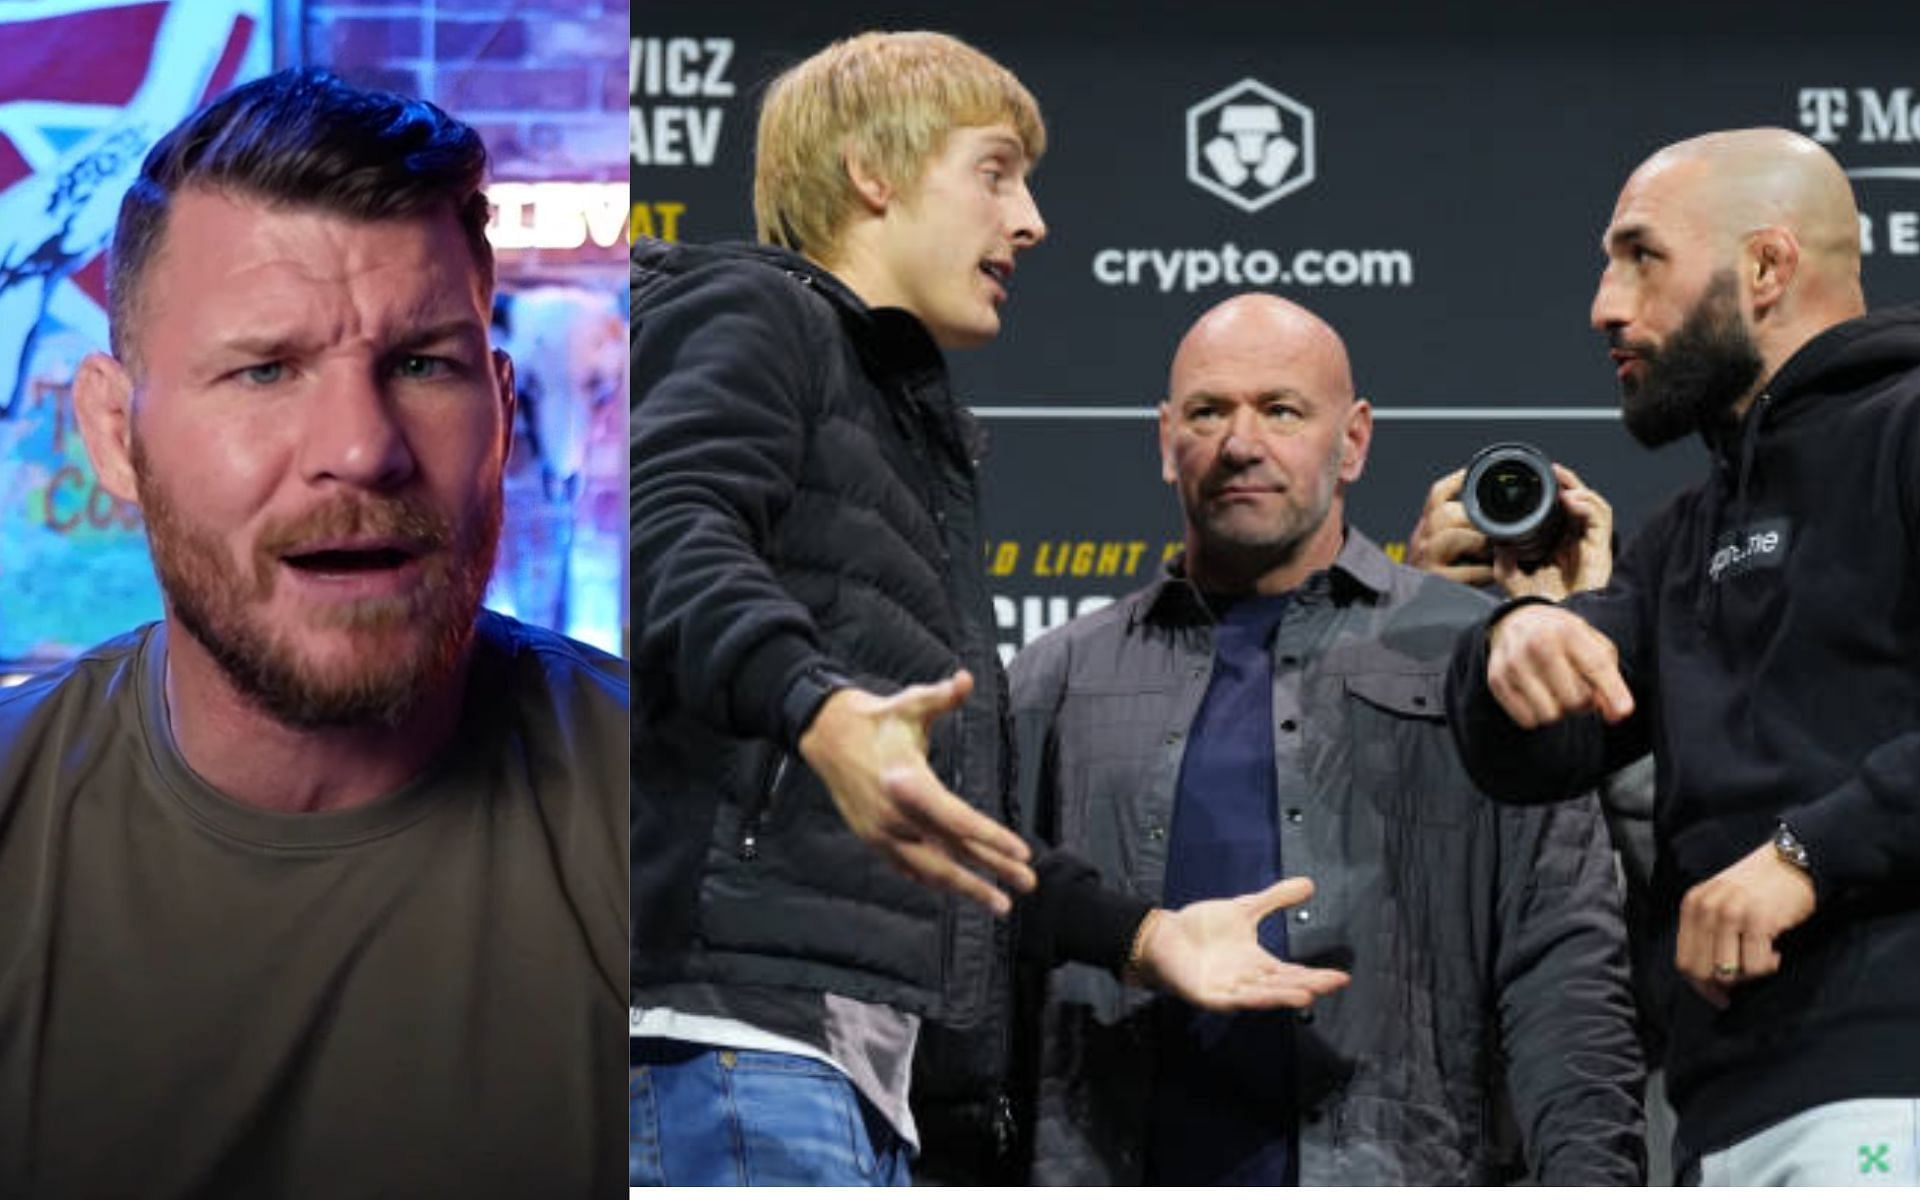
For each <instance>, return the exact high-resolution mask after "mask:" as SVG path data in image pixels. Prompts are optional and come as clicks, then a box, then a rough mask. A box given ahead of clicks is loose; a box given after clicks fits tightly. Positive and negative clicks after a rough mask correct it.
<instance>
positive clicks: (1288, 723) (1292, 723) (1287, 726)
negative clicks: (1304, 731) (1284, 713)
mask: <svg viewBox="0 0 1920 1200" xmlns="http://www.w3.org/2000/svg"><path fill="white" fill-rule="evenodd" d="M1280 728H1282V729H1284V730H1286V731H1287V732H1288V733H1292V732H1293V731H1294V730H1296V729H1298V728H1300V722H1298V721H1296V720H1294V719H1293V718H1292V717H1288V718H1287V719H1286V720H1284V721H1282V722H1280Z"/></svg>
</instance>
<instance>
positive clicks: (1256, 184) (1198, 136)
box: [1187, 79, 1313, 212]
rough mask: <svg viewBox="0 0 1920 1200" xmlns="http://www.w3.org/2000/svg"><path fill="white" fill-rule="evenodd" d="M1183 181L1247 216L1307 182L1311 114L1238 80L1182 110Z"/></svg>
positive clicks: (1256, 82)
mask: <svg viewBox="0 0 1920 1200" xmlns="http://www.w3.org/2000/svg"><path fill="white" fill-rule="evenodd" d="M1187 178H1188V179H1191V180H1192V181H1193V182H1195V183H1197V184H1199V185H1200V186H1201V187H1203V188H1205V189H1207V190H1208V191H1209V192H1212V193H1213V194H1214V195H1216V196H1218V197H1220V198H1221V199H1222V200H1225V201H1227V202H1228V203H1229V204H1233V205H1236V206H1238V207H1240V208H1243V209H1245V210H1246V211H1248V212H1259V211H1260V210H1261V209H1263V208H1265V207H1266V206H1267V205H1269V204H1272V203H1273V202H1274V201H1275V200H1278V199H1279V198H1280V197H1282V196H1288V195H1291V194H1293V193H1294V192H1297V191H1299V190H1300V189H1301V188H1303V187H1305V186H1307V185H1308V184H1309V183H1312V182H1313V110H1312V109H1310V108H1308V107H1307V106H1306V105H1304V104H1300V103H1297V102H1295V101H1294V100H1293V99H1291V98H1290V97H1287V96H1283V95H1281V94H1280V93H1279V92H1276V91H1274V90H1273V89H1272V88H1270V87H1268V86H1267V85H1266V84H1264V83H1261V82H1260V81H1259V80H1257V79H1242V80H1241V81H1240V82H1239V83H1236V84H1234V85H1233V86H1232V87H1230V88H1227V89H1226V90H1225V91H1222V92H1216V93H1215V94H1213V95H1211V96H1209V97H1207V98H1206V99H1205V100H1202V101H1201V102H1200V103H1198V104H1196V105H1194V106H1193V107H1192V108H1189V109H1188V110H1187Z"/></svg>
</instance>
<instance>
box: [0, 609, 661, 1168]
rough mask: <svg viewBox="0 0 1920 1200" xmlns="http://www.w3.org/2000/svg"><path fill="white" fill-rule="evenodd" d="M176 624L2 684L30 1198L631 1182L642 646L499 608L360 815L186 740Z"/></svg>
mask: <svg viewBox="0 0 1920 1200" xmlns="http://www.w3.org/2000/svg"><path fill="white" fill-rule="evenodd" d="M164 662H165V628H164V626H162V625H152V626H147V627H145V628H143V629H140V630H136V631H134V632H132V633H129V634H126V635H124V636H122V637H120V638H117V639H115V640H114V641H111V642H109V643H107V644H105V645H103V646H101V647H99V648H97V649H95V650H93V651H90V652H88V653H87V654H85V655H83V656H82V657H81V658H79V659H78V660H76V661H75V662H73V663H71V664H69V665H67V666H66V667H63V668H61V669H59V670H57V671H54V672H51V673H49V674H48V675H46V676H44V677H40V678H36V679H33V680H30V681H29V682H27V683H26V684H23V685H21V686H19V687H16V688H12V689H7V690H0V1196H3V1197H8V1198H18V1197H46V1198H48V1200H68V1198H69V1197H115V1198H119V1197H129V1198H131V1197H138V1198H140V1200H174V1198H176V1197H180V1198H184V1197H202V1196H207V1197H226V1196H234V1197H248V1198H253V1197H260V1198H280V1197H286V1198H305V1197H313V1198H316V1200H319V1198H325V1200H355V1198H360V1197H376V1196H377V1197H396V1198H398V1197H407V1198H413V1197H440V1196H447V1197H460V1198H462V1200H473V1198H479V1197H502V1198H505V1197H515V1198H519V1197H589V1196H614V1195H619V1194H621V1193H620V1190H619V1189H620V1188H621V1187H623V1186H624V1183H623V1181H624V1178H625V1167H624V1161H625V1160H624V1156H623V1154H622V1150H621V1147H622V1146H623V1145H624V1143H625V1140H626V1133H625V1128H626V1126H625V1111H626V1109H625V1102H624V1099H623V1097H624V1095H625V1093H624V1091H623V1090H622V1081H623V1079H624V1078H625V1075H626V1068H625V1063H626V1024H625V1009H626V1000H625V997H626V983H625V981H626V973H625V949H624V948H625V944H626V940H627V886H628V885H627V867H626V860H627V847H626V840H627V836H628V835H627V825H626V823H625V822H624V820H623V819H622V818H623V816H624V814H625V810H626V774H627V768H626V762H627V737H628V734H627V675H626V669H625V667H624V665H623V664H621V662H620V661H619V660H618V659H614V658H610V657H608V656H606V655H604V654H601V653H599V652H598V651H595V650H592V649H590V648H588V647H586V646H582V645H580V644H578V643H574V642H571V641H568V640H566V639H564V638H561V637H558V636H557V635H554V634H551V633H547V632H545V631H542V630H536V629H533V628H531V627H529V626H524V625H521V624H519V623H518V622H515V621H511V620H509V619H507V618H504V617H500V616H497V615H493V614H482V617H481V621H480V627H479V631H478V636H477V637H476V640H475V657H474V665H473V671H472V673H471V680H470V683H469V686H468V694H467V700H466V706H465V710H464V713H463V717H462V723H461V726H460V729H459V733H458V735H457V737H456V738H455V740H454V742H453V744H452V745H451V746H450V747H449V748H448V749H447V751H446V752H445V753H444V754H442V755H441V756H440V758H439V760H438V761H437V762H436V763H435V764H434V765H433V766H432V767H430V768H429V769H428V770H427V771H426V772H424V773H423V775H422V776H421V777H420V778H418V779H416V780H415V781H414V782H412V783H411V784H409V785H408V786H406V787H405V788H403V789H401V790H400V791H398V792H396V793H394V794H393V795H390V796H387V797H385V798H383V799H381V800H378V801H376V802H374V803H372V804H369V805H366V806H364V807H361V808H356V809H352V810H349V811H344V812H335V813H320V814H308V815H293V814H283V813H274V812H268V811H263V810H261V809H257V808H251V807H244V806H242V805H240V804H238V803H236V802H234V801H232V800H230V799H228V798H226V797H225V796H223V795H221V794H220V793H218V792H216V791H215V790H213V789H212V788H211V787H209V786H208V785H207V784H206V783H205V782H204V781H203V780H201V779H200V778H199V777H197V776H196V775H195V774H194V773H193V771H192V770H191V769H190V768H189V767H188V766H187V764H186V763H185V762H184V761H183V760H182V759H181V757H180V754H179V751H178V749H177V748H176V747H175V745H174V743H173V739H172V736H171V734H170V732H169V728H168V724H167V721H166V719H165V716H164V712H165V708H164V700H163V695H164V693H163V688H162V681H163V678H164Z"/></svg>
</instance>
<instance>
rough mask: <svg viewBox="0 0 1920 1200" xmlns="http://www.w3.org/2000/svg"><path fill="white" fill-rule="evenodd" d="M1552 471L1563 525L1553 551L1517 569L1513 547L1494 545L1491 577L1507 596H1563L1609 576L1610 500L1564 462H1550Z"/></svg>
mask: <svg viewBox="0 0 1920 1200" xmlns="http://www.w3.org/2000/svg"><path fill="white" fill-rule="evenodd" d="M1553 477H1554V478H1555V479H1556V480H1558V481H1559V484H1560V507H1561V508H1562V509H1563V510H1565V512H1566V514H1567V531H1566V533H1565V534H1563V535H1562V536H1561V538H1560V544H1559V545H1558V546H1556V547H1554V552H1553V557H1552V558H1550V559H1548V560H1547V561H1546V562H1543V563H1541V564H1539V565H1538V566H1536V567H1535V568H1534V569H1533V570H1531V571H1523V570H1521V569H1520V564H1519V562H1518V560H1517V559H1516V558H1515V557H1514V554H1513V551H1511V550H1506V549H1501V550H1496V551H1495V553H1494V556H1493V570H1492V577H1493V579H1494V580H1495V582H1497V583H1499V585H1500V587H1501V589H1502V590H1503V591H1505V592H1506V593H1507V595H1509V596H1544V597H1546V598H1547V599H1549V600H1564V599H1565V598H1566V597H1568V596H1570V595H1572V594H1573V593H1574V592H1585V591H1592V590H1594V589H1597V588H1602V587H1605V586H1606V585H1607V580H1608V579H1610V578H1612V576H1613V506H1612V505H1611V504H1608V503H1607V498H1606V497H1605V496H1602V495H1601V494H1600V493H1599V492H1596V491H1594V490H1593V489H1592V488H1589V487H1588V486H1587V485H1586V484H1585V483H1583V482H1582V481H1581V479H1580V477H1579V476H1578V475H1576V474H1574V473H1573V471H1572V470H1571V469H1570V468H1568V467H1563V466H1561V465H1560V464H1559V463H1555V464H1554V465H1553Z"/></svg>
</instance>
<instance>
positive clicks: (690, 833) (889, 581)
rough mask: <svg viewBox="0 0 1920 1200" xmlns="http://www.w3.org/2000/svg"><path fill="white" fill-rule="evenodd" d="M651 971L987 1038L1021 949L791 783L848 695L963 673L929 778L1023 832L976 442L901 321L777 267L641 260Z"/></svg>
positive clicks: (786, 261)
mask: <svg viewBox="0 0 1920 1200" xmlns="http://www.w3.org/2000/svg"><path fill="white" fill-rule="evenodd" d="M632 284H633V296H634V303H633V316H634V323H633V346H632V349H633V365H634V378H633V386H634V409H633V428H632V439H633V494H632V503H633V511H632V518H633V547H632V553H633V601H634V618H633V620H634V665H635V673H636V675H637V676H638V678H639V679H640V681H641V686H640V688H639V689H638V690H639V692H640V694H641V696H642V697H643V700H642V703H641V705H640V706H639V707H638V708H636V710H635V713H634V746H633V754H634V813H633V822H634V824H633V924H634V941H633V960H632V973H633V980H634V984H635V986H636V987H642V986H644V985H645V984H647V983H649V982H681V981H689V980H694V981H705V982H720V983H759V984H778V985H786V986H792V987H798V988H805V989H809V990H820V991H832V992H835V993H838V994H841V995H846V996H851V997H855V998H858V999H863V1000H869V1001H876V1002H880V1003H885V1004H889V1005H892V1006H894V1007H898V1008H901V1009H904V1010H907V1011H910V1012H917V1013H922V1014H925V1015H928V1016H931V1017H933V1018H935V1019H940V1020H946V1021H950V1022H955V1023H962V1024H964V1023H969V1022H972V1021H975V1020H977V1019H979V1017H980V1016H981V1015H982V1014H983V1013H984V1011H985V1008H986V1005H987V1003H988V998H989V993H990V992H991V991H992V989H993V987H994V984H993V980H994V979H995V970H996V968H997V965H998V960H999V958H1000V955H1001V953H1002V951H1003V949H1004V947H1003V946H1002V947H1000V948H998V949H997V948H996V942H995V932H994V929H993V924H992V920H991V918H990V917H989V916H988V915H987V914H986V913H985V911H984V910H982V909H980V908H979V907H978V906H977V905H969V904H956V903H949V902H948V901H947V900H945V899H944V898H943V897H942V896H941V895H939V894H936V893H934V892H932V891H930V890H928V889H926V888H924V887H921V886H919V885H916V884H913V883H911V882H909V881H907V880H906V879H905V878H903V877H901V876H900V875H898V874H897V873H896V872H894V871H893V870H892V869H890V868H889V867H888V866H887V865H886V864H885V863H884V862H883V861H882V860H881V858H880V857H879V856H878V855H877V854H875V853H874V852H873V851H872V850H871V849H869V848H868V847H866V846H865V845H863V844H862V843H861V842H860V841H858V840H857V839H856V838H855V837H854V836H853V835H852V834H851V833H849V832H848V831H847V829H846V826H845V823H844V822H843V821H842V819H841V817H840V815H839V813H838V812H837V811H836V810H835V808H834V806H833V803H832V801H831V799H830V798H829V797H828V796H827V794H826V792H825V790H824V789H823V788H822V787H821V786H820V784H819V782H818V780H817V779H815V777H814V776H813V774H812V772H811V771H808V770H806V769H805V768H804V767H803V766H802V765H801V764H800V763H799V761H798V759H797V756H796V754H795V751H794V743H795V741H796V733H797V727H798V726H799V725H800V724H801V723H802V722H803V721H804V719H805V718H806V717H807V716H808V715H809V713H810V709H811V706H812V702H814V701H816V700H817V698H818V696H819V694H820V687H821V685H820V683H819V675H820V673H821V672H823V671H830V672H834V673H838V674H841V675H845V676H847V677H850V678H852V679H853V680H854V681H855V682H856V683H858V684H860V685H861V686H863V687H866V688H869V689H870V690H873V691H877V692H882V693H885V692H891V691H893V690H896V689H897V688H898V687H900V686H902V685H904V684H908V683H916V682H924V681H929V680H934V679H939V678H943V677H945V676H947V675H949V674H950V673H952V672H953V671H954V670H956V669H958V668H961V667H965V668H967V669H968V670H970V671H972V672H973V675H974V678H975V680H976V681H977V686H976V688H975V690H974V694H973V696H972V697H971V698H970V699H969V700H968V702H967V704H966V705H965V707H964V709H963V710H962V711H960V712H958V713H956V714H952V715H950V716H948V717H947V718H945V719H944V720H943V721H941V722H940V723H939V724H938V725H937V726H936V727H935V730H934V736H933V745H932V751H931V756H930V757H931V762H932V765H933V767H934V769H935V771H936V772H937V773H938V774H939V775H940V777H941V778H942V779H943V780H944V781H945V782H946V783H947V784H948V786H949V787H951V788H952V789H953V790H954V791H955V792H956V793H958V794H959V795H961V796H963V797H965V798H966V799H967V800H968V801H969V802H970V803H972V804H973V805H974V806H975V807H977V808H979V809H981V810H983V811H985V812H987V813H989V814H990V815H992V816H994V817H995V818H996V819H1001V820H1006V819H1008V817H1009V815H1010V814H1008V813H1007V812H1006V810H1005V805H1006V802H1007V801H1006V797H1007V796H1008V795H1009V794H1010V790H1011V789H1010V788H1009V787H1008V786H1007V780H1006V777H1005V774H1004V772H1005V771H1006V769H1007V764H1006V761H1005V758H1004V757H1003V756H1004V755H1005V754H1006V747H1007V745H1008V744H1009V743H1008V739H1007V737H1006V731H1005V730H1004V729H1003V728H1002V722H1003V721H1004V719H1005V717H1004V714H1005V712H1006V706H1005V702H1004V699H1003V696H1002V693H1001V688H1002V686H1003V685H1002V684H1001V682H1000V681H1001V678H1002V677H1001V673H1000V669H999V663H998V659H997V656H996V652H995V645H994V640H995V639H994V634H993V630H992V628H991V627H990V625H989V621H990V614H991V611H992V609H991V604H990V601H989V598H988V595H987V588H986V576H985V571H984V568H983V564H982V562H981V553H980V546H981V544H982V538H981V533H980V530H979V529H978V528H977V526H976V520H977V517H976V514H977V511H978V506H977V503H976V498H975V488H976V476H975V470H974V466H975V463H974V456H975V440H976V437H977V434H976V429H975V426H974V423H973V419H972V417H971V415H970V414H968V413H967V412H966V411H965V410H964V409H963V408H961V407H960V406H959V405H957V404H956V403H955V402H954V400H953V397H952V396H951V394H950V392H949V390H948V385H947V374H946V368H945V363H944V361H943V359H942V357H941V354H940V351H939V349H938V348H937V347H936V346H935V345H934V343H933V342H932V340H931V339H930V338H929V336H928V335H927V332H926V330H925V328H924V327H923V326H922V325H920V323H919V322H918V321H916V320H914V319H913V318H912V317H910V316H908V315H907V314H906V313H904V312H901V311H898V310H891V309H868V308H867V307H866V305H864V304H863V303H861V301H860V300H859V299H858V298H857V297H856V296H854V295H853V293H852V292H851V291H849V290H848V289H847V288H846V287H845V286H844V285H843V284H841V283H840V282H839V281H837V280H835V279H833V278H832V277H831V276H829V275H827V274H826V273H824V272H822V271H821V270H820V269H819V268H817V267H815V266H814V265H812V264H811V263H809V262H807V261H806V260H804V259H801V258H799V257H796V256H794V255H790V254H787V253H785V252H783V251H780V250H777V249H773V248H771V247H765V246H716V247H692V246H670V245H666V244H663V243H650V242H642V243H640V244H639V245H637V246H636V247H635V250H634V254H633V277H632Z"/></svg>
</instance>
